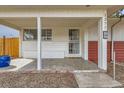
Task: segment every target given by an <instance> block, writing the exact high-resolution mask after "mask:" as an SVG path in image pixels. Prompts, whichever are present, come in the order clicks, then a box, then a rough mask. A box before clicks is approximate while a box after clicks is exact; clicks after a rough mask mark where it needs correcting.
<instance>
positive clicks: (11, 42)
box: [0, 38, 19, 58]
mask: <svg viewBox="0 0 124 93" xmlns="http://www.w3.org/2000/svg"><path fill="white" fill-rule="evenodd" d="M1 55H9V56H11V57H13V58H17V57H19V38H0V56H1Z"/></svg>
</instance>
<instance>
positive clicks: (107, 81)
mask: <svg viewBox="0 0 124 93" xmlns="http://www.w3.org/2000/svg"><path fill="white" fill-rule="evenodd" d="M74 75H75V78H76V81H77V83H78V86H79V87H80V88H112V87H117V86H121V84H120V83H119V82H117V81H115V80H113V79H112V78H111V77H110V76H108V75H107V74H105V73H102V72H101V73H100V72H86V73H85V72H82V73H74Z"/></svg>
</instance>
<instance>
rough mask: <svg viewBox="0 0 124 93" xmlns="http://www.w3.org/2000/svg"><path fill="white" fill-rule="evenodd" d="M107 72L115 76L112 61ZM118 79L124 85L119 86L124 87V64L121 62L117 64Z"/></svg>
mask: <svg viewBox="0 0 124 93" xmlns="http://www.w3.org/2000/svg"><path fill="white" fill-rule="evenodd" d="M107 74H108V75H110V76H113V64H111V63H110V64H108V71H107ZM116 80H117V81H119V82H120V83H121V84H122V86H118V87H123V88H124V65H122V64H119V63H118V64H116Z"/></svg>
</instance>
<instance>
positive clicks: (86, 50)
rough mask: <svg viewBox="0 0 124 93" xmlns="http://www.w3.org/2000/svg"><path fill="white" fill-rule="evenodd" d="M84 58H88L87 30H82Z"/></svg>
mask: <svg viewBox="0 0 124 93" xmlns="http://www.w3.org/2000/svg"><path fill="white" fill-rule="evenodd" d="M83 46H84V51H83V52H84V60H88V30H85V31H84V44H83Z"/></svg>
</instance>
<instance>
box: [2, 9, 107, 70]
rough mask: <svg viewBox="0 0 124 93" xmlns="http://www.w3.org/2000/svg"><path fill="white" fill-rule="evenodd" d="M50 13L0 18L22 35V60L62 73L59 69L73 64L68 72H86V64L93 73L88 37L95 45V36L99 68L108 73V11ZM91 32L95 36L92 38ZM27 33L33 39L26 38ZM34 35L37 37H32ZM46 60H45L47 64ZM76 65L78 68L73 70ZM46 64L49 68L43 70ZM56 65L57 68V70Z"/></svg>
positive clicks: (19, 14)
mask: <svg viewBox="0 0 124 93" xmlns="http://www.w3.org/2000/svg"><path fill="white" fill-rule="evenodd" d="M39 10H40V9H39ZM50 11H52V10H50ZM50 11H46V12H43V11H42V10H41V11H39V12H35V13H34V12H31V14H32V15H28V14H26V13H27V12H26V13H23V12H20V13H18V12H17V15H13V13H16V12H11V13H10V15H9V12H6V13H8V15H7V14H6V16H2V15H1V16H0V19H1V24H4V25H7V26H10V27H13V28H15V29H18V30H19V31H20V43H19V44H20V45H19V56H20V58H29V59H30V58H34V59H37V60H35V62H34V65H35V64H36V65H35V68H37V70H41V69H44V68H45V67H46V68H58V67H60V69H61V66H60V65H62V68H64V67H65V68H66V65H68V64H70V65H68V66H67V67H68V68H69V69H73V68H74V69H75V68H76V69H77V68H78V67H79V68H78V69H79V70H81V69H82V70H83V69H85V67H83V68H81V67H80V63H81V62H82V64H84V65H82V66H86V65H88V66H89V68H88V69H90V65H89V64H90V63H91V64H94V63H93V62H90V61H89V58H88V41H89V38H88V37H91V38H90V40H91V41H92V40H93V39H92V36H96V37H97V38H95V40H96V41H98V60H97V61H98V65H96V66H97V67H98V68H99V69H103V70H107V38H103V33H104V31H106V32H107V11H106V10H105V9H102V10H98V11H96V9H95V8H94V9H92V10H90V9H88V10H87V11H88V12H87V11H86V10H85V9H84V10H83V11H82V9H80V10H79V11H80V12H79V11H75V10H74V11H72V12H68V11H66V12H65V10H64V9H60V11H58V10H57V11H56V12H55V13H54V14H53V13H52V12H50ZM70 11H71V9H70ZM47 12H48V14H47ZM94 24H95V25H94ZM91 26H93V27H96V28H95V29H94V28H93V30H94V31H96V32H97V33H96V32H95V33H94V32H93V31H92V28H91V29H90V27H91ZM89 29H90V33H91V34H92V35H89V33H88V30H89ZM45 31H47V33H46V32H45ZM26 32H28V33H26ZM43 32H44V33H43ZM25 33H26V35H27V34H28V36H27V37H30V38H25V36H26V35H25ZM32 34H34V35H33V36H32ZM72 57H73V58H74V59H73V58H72ZM76 57H80V58H79V59H78V62H79V64H78V63H76V62H77V60H76ZM68 58H71V59H68ZM44 59H46V60H45V61H44ZM85 60H86V61H85ZM48 61H51V62H48ZM57 62H58V63H57ZM70 62H72V64H71V63H70ZM73 63H74V64H75V67H73ZM32 64H33V63H32ZM45 64H48V65H47V66H45V67H44V65H45ZM55 64H57V65H58V67H56V66H55V67H54V65H55ZM63 64H65V65H63ZM50 65H52V66H50ZM76 66H77V67H76ZM88 66H86V68H87V67H88Z"/></svg>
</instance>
